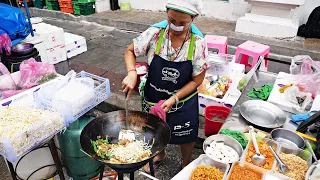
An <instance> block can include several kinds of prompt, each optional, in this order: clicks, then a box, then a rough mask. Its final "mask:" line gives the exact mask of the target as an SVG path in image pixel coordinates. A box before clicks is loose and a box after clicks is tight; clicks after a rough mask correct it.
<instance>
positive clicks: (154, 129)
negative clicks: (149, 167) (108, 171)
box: [80, 111, 170, 173]
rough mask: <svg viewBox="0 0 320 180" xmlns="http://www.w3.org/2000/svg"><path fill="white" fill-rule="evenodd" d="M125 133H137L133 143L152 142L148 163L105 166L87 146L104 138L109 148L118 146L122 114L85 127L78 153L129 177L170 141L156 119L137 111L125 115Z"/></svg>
mask: <svg viewBox="0 0 320 180" xmlns="http://www.w3.org/2000/svg"><path fill="white" fill-rule="evenodd" d="M128 113H129V114H128V121H129V129H131V130H133V131H135V132H139V133H141V136H139V133H138V136H137V135H136V139H137V140H140V139H142V140H143V138H144V137H145V140H146V142H148V141H150V143H151V142H152V139H153V138H154V144H153V146H152V149H151V151H152V155H151V157H150V158H149V159H146V160H144V161H140V162H136V163H131V164H114V163H108V162H105V161H104V160H103V159H102V158H101V157H99V156H98V155H97V154H96V153H95V151H94V149H93V146H92V144H91V142H90V140H97V136H101V137H102V138H105V137H106V135H107V136H108V140H109V142H111V143H112V144H114V143H117V142H118V136H119V132H120V129H121V128H123V127H124V126H125V111H114V112H110V113H106V114H104V115H102V116H100V117H98V118H96V119H94V120H92V121H91V122H90V123H89V124H87V125H86V126H85V127H84V129H83V130H82V132H81V136H80V143H81V146H82V150H83V151H84V152H85V153H87V155H89V156H90V157H91V158H93V159H95V160H98V161H100V162H102V163H105V164H106V165H107V166H109V167H110V168H112V169H114V170H115V171H118V172H123V173H130V172H133V171H136V170H138V169H140V168H141V167H143V166H144V165H145V164H147V163H148V162H149V161H150V159H151V158H153V157H154V156H156V155H157V154H158V153H159V152H161V151H162V150H163V149H164V148H165V146H166V145H167V144H168V143H169V141H170V128H169V126H168V124H167V123H166V122H164V121H163V120H161V119H160V118H158V117H156V116H154V115H151V114H147V113H144V112H139V111H128Z"/></svg>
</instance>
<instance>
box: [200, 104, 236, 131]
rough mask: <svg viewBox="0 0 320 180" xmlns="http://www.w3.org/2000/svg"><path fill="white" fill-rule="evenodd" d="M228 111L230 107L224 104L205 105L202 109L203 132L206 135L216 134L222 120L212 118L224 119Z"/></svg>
mask: <svg viewBox="0 0 320 180" xmlns="http://www.w3.org/2000/svg"><path fill="white" fill-rule="evenodd" d="M230 112H231V109H230V108H227V107H224V106H207V107H206V108H205V110H204V117H205V123H204V134H205V135H206V136H211V135H214V134H217V133H218V132H219V130H220V129H221V127H222V125H223V123H224V122H219V121H215V120H212V118H219V119H221V120H223V121H224V120H226V119H227V117H228V115H229V114H230Z"/></svg>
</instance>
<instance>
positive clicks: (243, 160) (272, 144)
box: [240, 138, 280, 170]
mask: <svg viewBox="0 0 320 180" xmlns="http://www.w3.org/2000/svg"><path fill="white" fill-rule="evenodd" d="M262 141H263V142H264V143H266V144H268V145H269V146H272V147H273V148H274V149H275V152H278V151H279V149H280V145H279V143H278V142H276V141H274V140H271V139H267V138H264V139H262ZM257 142H260V141H259V140H257ZM251 143H252V141H251V140H250V141H249V142H248V145H247V147H246V149H245V151H244V153H243V154H242V156H241V160H240V161H241V162H246V157H247V154H248V150H249V147H250V144H251ZM260 152H261V150H260ZM275 162H276V160H275V159H274V160H273V163H272V165H271V169H266V170H272V168H273V166H274V164H275ZM247 163H249V162H247ZM250 164H251V163H250ZM252 165H253V166H255V167H258V166H256V165H254V164H252ZM259 168H260V167H259Z"/></svg>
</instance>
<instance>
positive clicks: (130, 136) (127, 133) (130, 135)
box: [118, 92, 136, 140]
mask: <svg viewBox="0 0 320 180" xmlns="http://www.w3.org/2000/svg"><path fill="white" fill-rule="evenodd" d="M127 96H128V92H126V94H125V109H126V124H125V127H123V128H122V129H121V130H120V132H119V138H118V140H124V139H127V140H135V139H136V135H135V134H134V132H133V131H132V130H130V129H129V120H128V114H129V113H128V100H127Z"/></svg>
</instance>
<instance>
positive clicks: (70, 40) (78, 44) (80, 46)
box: [64, 33, 87, 58]
mask: <svg viewBox="0 0 320 180" xmlns="http://www.w3.org/2000/svg"><path fill="white" fill-rule="evenodd" d="M64 38H65V46H66V54H67V57H68V58H71V57H73V56H76V55H78V54H81V53H83V52H86V51H87V43H86V39H85V37H83V36H78V35H75V34H71V33H64Z"/></svg>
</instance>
